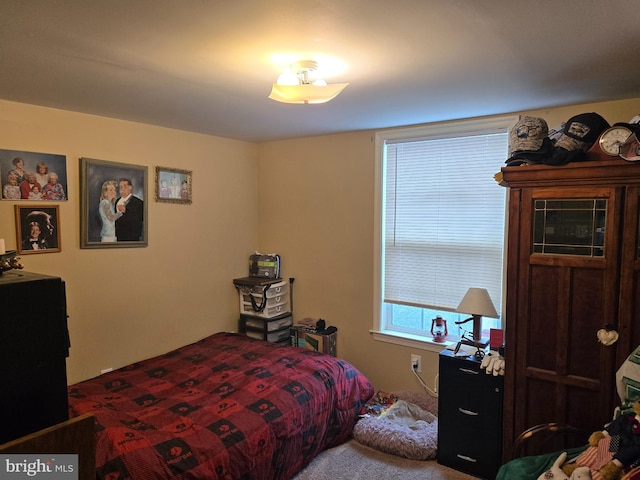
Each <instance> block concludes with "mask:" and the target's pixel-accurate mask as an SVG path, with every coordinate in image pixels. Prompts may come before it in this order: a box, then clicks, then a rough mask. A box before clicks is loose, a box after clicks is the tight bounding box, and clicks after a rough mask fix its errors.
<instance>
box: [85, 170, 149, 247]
mask: <svg viewBox="0 0 640 480" xmlns="http://www.w3.org/2000/svg"><path fill="white" fill-rule="evenodd" d="M147 171H148V169H147V167H145V166H140V165H131V164H128V163H119V162H112V161H108V160H96V159H92V158H81V159H80V187H81V198H80V248H123V247H124V248H126V247H146V246H147V245H148V243H149V242H148V231H149V229H148V222H149V217H148V215H147V211H148V208H147V199H148V195H147ZM114 190H115V196H114ZM129 194H130V196H129ZM123 196H124V198H125V200H126V201H121V199H122V197H123ZM103 200H104V201H103Z"/></svg>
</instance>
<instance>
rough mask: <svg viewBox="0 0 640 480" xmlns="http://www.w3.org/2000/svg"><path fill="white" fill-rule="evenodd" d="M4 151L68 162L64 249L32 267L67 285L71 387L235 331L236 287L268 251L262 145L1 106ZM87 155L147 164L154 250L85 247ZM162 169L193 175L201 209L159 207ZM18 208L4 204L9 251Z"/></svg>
mask: <svg viewBox="0 0 640 480" xmlns="http://www.w3.org/2000/svg"><path fill="white" fill-rule="evenodd" d="M0 148H1V149H6V150H23V151H32V152H42V153H55V154H62V155H66V156H67V175H68V178H69V180H68V189H67V190H68V197H69V200H68V201H66V202H60V203H59V205H60V227H61V231H62V232H61V235H62V238H61V240H62V242H61V243H62V251H61V252H60V253H45V254H35V255H34V254H32V255H23V256H22V263H23V264H24V265H25V270H28V271H31V272H38V273H43V274H48V275H54V276H59V277H61V278H63V279H64V280H65V282H66V290H67V305H68V315H69V319H68V323H69V330H70V336H71V353H70V357H69V359H68V369H67V370H68V380H69V383H75V382H77V381H80V380H84V379H86V378H90V377H93V376H96V375H98V374H99V372H100V370H102V369H106V368H108V367H113V368H117V367H120V366H123V365H126V364H129V363H131V362H133V361H136V360H140V359H142V358H145V357H149V356H152V355H157V354H160V353H163V352H165V351H167V350H170V349H172V348H174V347H177V346H179V345H181V344H185V343H188V342H192V341H195V340H198V339H200V338H202V337H204V336H206V335H208V334H210V333H214V332H217V331H221V330H235V329H237V315H238V305H237V296H236V291H235V288H234V287H233V284H232V279H233V278H236V277H241V276H245V275H246V269H247V257H248V255H249V254H250V253H252V252H253V251H254V250H255V249H256V248H257V246H258V228H257V222H258V209H257V147H256V145H255V144H251V143H246V142H239V141H234V140H227V139H223V138H218V137H212V136H206V135H198V134H192V133H187V132H182V131H177V130H171V129H166V128H159V127H153V126H148V125H142V124H137V123H132V122H124V121H120V120H114V119H110V118H103V117H96V116H92V115H84V114H79V113H72V112H67V111H63V110H56V109H51V108H42V107H37V106H32V105H26V104H20V103H14V102H7V101H0ZM80 157H89V158H94V159H100V160H110V161H115V162H123V163H130V164H135V165H143V166H147V167H148V196H149V197H150V198H148V199H146V201H147V202H148V228H149V232H148V239H149V245H148V247H146V248H118V249H90V250H89V249H80V228H79V217H80V203H79V198H80V185H79V158H80ZM156 166H163V167H173V168H182V169H187V170H192V171H193V203H192V205H174V204H167V203H157V202H155V201H154V200H153V199H154V198H155V197H154V195H155V186H154V185H155V184H154V181H155V167H156ZM2 174H3V177H5V175H6V172H2ZM15 203H16V202H13V201H1V202H0V238H4V239H5V242H6V247H7V249H9V250H11V249H15V248H16V239H15V220H14V204H15ZM22 204H36V203H35V202H32V203H29V202H22ZM34 301H37V299H34ZM24 308H25V311H26V310H28V308H29V305H25V306H24ZM1 322H2V315H1V314H0V323H1Z"/></svg>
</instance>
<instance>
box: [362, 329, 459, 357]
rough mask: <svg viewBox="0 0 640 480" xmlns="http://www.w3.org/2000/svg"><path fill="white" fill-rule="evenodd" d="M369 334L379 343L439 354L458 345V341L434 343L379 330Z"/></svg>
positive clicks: (424, 339)
mask: <svg viewBox="0 0 640 480" xmlns="http://www.w3.org/2000/svg"><path fill="white" fill-rule="evenodd" d="M369 333H371V334H372V335H373V339H374V340H377V341H379V342H386V343H393V344H395V345H402V346H404V347H410V348H415V349H419V350H426V351H429V352H437V353H439V352H441V351H442V350H444V349H446V348H449V347H451V348H455V345H456V343H458V340H457V339H456V340H455V341H444V342H434V341H433V340H429V339H427V338H425V337H421V336H419V335H411V334H410V333H398V332H391V331H379V330H370V331H369Z"/></svg>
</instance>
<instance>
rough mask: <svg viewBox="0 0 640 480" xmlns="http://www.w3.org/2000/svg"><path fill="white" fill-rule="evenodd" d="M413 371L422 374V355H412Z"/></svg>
mask: <svg viewBox="0 0 640 480" xmlns="http://www.w3.org/2000/svg"><path fill="white" fill-rule="evenodd" d="M411 369H412V370H414V371H416V372H418V373H422V357H421V356H420V355H414V354H413V353H412V354H411Z"/></svg>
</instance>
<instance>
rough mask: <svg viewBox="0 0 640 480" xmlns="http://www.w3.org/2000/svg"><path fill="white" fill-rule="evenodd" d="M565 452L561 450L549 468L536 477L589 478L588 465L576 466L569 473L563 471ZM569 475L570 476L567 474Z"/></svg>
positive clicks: (542, 479) (548, 479)
mask: <svg viewBox="0 0 640 480" xmlns="http://www.w3.org/2000/svg"><path fill="white" fill-rule="evenodd" d="M566 459H567V452H562V453H561V454H560V455H559V456H558V458H556V461H555V462H553V465H552V466H551V468H550V469H549V470H547V471H546V472H544V473H543V474H542V475H540V476H539V477H538V480H591V471H590V470H589V467H577V468H575V469H572V470H573V471H572V472H571V473H570V474H567V473H565V472H564V471H563V465H564V462H565V460H566ZM569 475H571V476H569Z"/></svg>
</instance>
